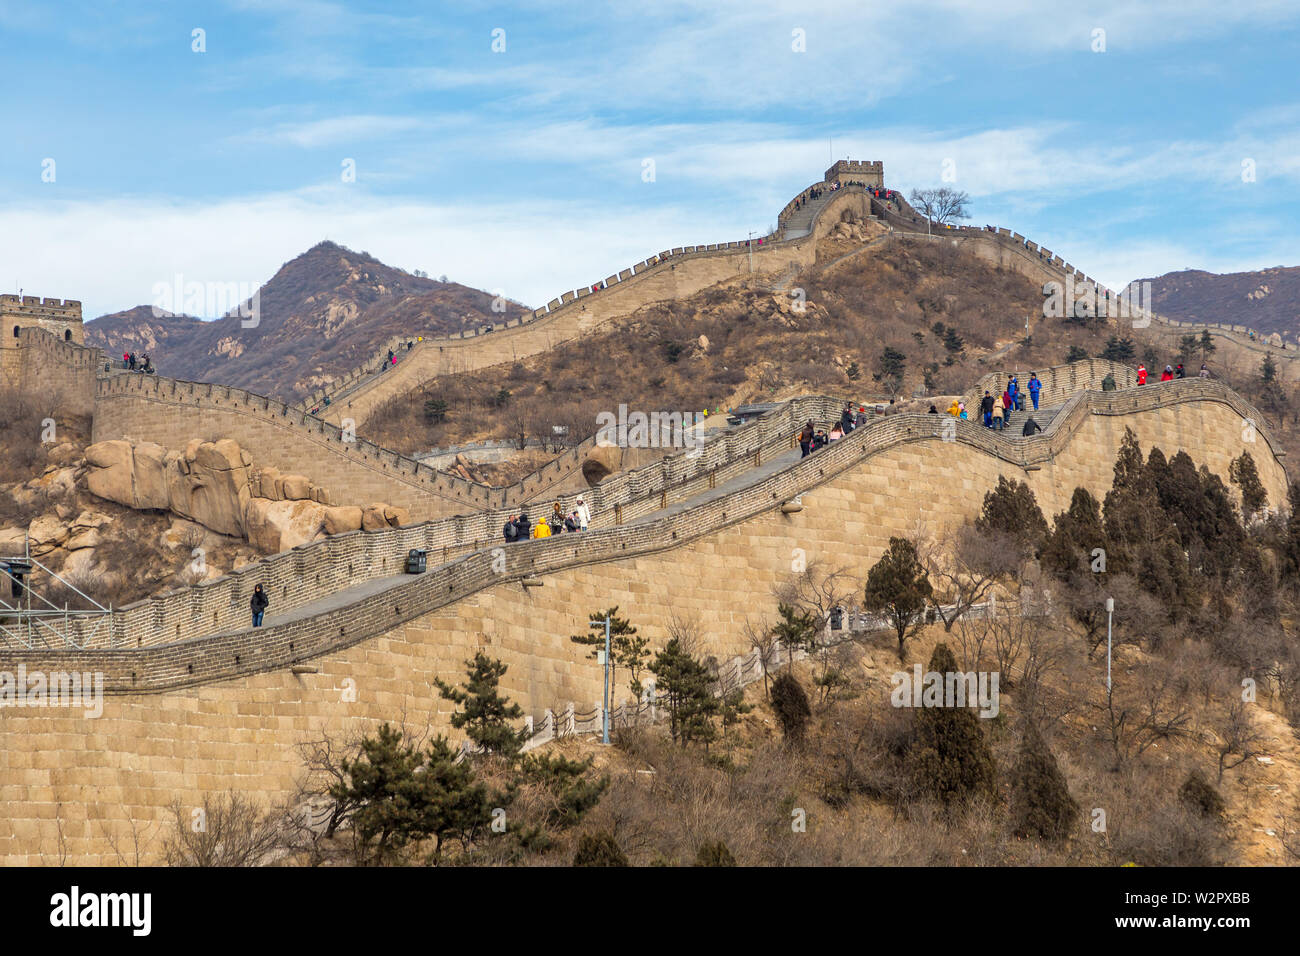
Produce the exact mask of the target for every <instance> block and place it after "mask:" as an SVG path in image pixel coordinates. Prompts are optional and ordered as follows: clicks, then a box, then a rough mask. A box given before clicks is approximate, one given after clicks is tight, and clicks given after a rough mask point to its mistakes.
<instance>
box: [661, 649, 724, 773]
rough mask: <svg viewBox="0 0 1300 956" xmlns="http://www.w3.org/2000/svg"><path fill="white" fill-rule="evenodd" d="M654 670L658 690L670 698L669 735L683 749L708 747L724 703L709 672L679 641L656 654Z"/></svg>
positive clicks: (668, 700) (668, 699) (668, 701)
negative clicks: (695, 743)
mask: <svg viewBox="0 0 1300 956" xmlns="http://www.w3.org/2000/svg"><path fill="white" fill-rule="evenodd" d="M650 670H651V671H652V672H653V673H654V675H655V689H656V690H658V691H661V692H662V693H663V694H664V696H665V697H666V698H667V703H668V724H669V732H670V733H671V734H672V738H673V740H674V741H675V742H677V743H680V744H681V745H682V746H683V747H685V746H686V745H687V744H689V743H690V742H691V741H699V742H701V743H704V744H705V745H706V746H707V744H708V743H709V741H711V740H712V739H713V737H714V729H713V717H714V715H716V714H717V713H718V710H719V708H720V704H719V702H718V699H717V697H715V696H714V695H713V681H712V679H711V677H710V674H709V669H708V668H707V667H705V666H704V665H703V664H701V663H700V662H699V661H697V660H696V659H695V658H694V657H692V656H691V655H690V654H688V653H687V652H686V651H685V650H684V649H683V648H682V646H681V642H680V641H679V640H678V639H677V638H673V639H672V640H671V641H669V642H668V644H667V646H665V647H664V649H663V650H662V651H660V652H659V654H658V655H656V657H655V659H654V662H653V663H652V664H651V665H650Z"/></svg>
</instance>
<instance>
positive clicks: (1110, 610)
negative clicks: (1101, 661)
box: [1106, 598, 1115, 694]
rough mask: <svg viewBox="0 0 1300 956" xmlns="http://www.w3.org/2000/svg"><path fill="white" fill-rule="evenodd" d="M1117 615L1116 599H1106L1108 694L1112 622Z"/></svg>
mask: <svg viewBox="0 0 1300 956" xmlns="http://www.w3.org/2000/svg"><path fill="white" fill-rule="evenodd" d="M1114 613H1115V599H1114V598H1106V693H1107V694H1109V693H1110V622H1111V616H1112V615H1113V614H1114Z"/></svg>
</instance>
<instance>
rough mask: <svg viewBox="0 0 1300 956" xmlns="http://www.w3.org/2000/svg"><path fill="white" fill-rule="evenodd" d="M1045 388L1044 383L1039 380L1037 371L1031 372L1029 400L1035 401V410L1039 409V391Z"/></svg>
mask: <svg viewBox="0 0 1300 956" xmlns="http://www.w3.org/2000/svg"><path fill="white" fill-rule="evenodd" d="M1042 390H1043V383H1042V382H1040V381H1039V380H1038V373H1037V372H1030V373H1029V400H1030V401H1031V402H1033V403H1034V411H1038V393H1039V392H1041V391H1042Z"/></svg>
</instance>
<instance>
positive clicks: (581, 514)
mask: <svg viewBox="0 0 1300 956" xmlns="http://www.w3.org/2000/svg"><path fill="white" fill-rule="evenodd" d="M575 510H577V512H578V522H579V524H580V525H581V526H582V530H583V531H586V530H587V525H589V524H591V509H590V508H588V507H587V503H586V502H585V501H583V500H582V495H578V501H577V504H576V505H575Z"/></svg>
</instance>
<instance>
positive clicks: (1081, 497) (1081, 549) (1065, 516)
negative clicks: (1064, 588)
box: [1039, 488, 1106, 583]
mask: <svg viewBox="0 0 1300 956" xmlns="http://www.w3.org/2000/svg"><path fill="white" fill-rule="evenodd" d="M1098 548H1101V549H1102V551H1103V553H1104V552H1105V548H1106V532H1105V530H1104V529H1103V527H1102V523H1101V505H1100V504H1098V503H1097V499H1096V498H1094V497H1093V496H1092V495H1091V494H1089V493H1088V490H1087V489H1086V488H1075V489H1074V494H1073V496H1071V498H1070V507H1069V509H1068V510H1067V511H1063V512H1061V513H1060V514H1058V515H1057V516H1056V518H1055V519H1054V521H1053V528H1052V533H1051V534H1050V535H1048V538H1047V541H1046V542H1045V543H1044V545H1043V550H1042V553H1041V554H1040V555H1039V557H1040V558H1041V560H1042V563H1043V567H1044V568H1046V569H1047V570H1048V571H1050V572H1051V573H1052V574H1054V575H1056V576H1057V577H1058V578H1060V579H1061V580H1062V581H1067V582H1071V583H1073V582H1076V581H1078V580H1079V579H1081V578H1083V577H1084V576H1086V575H1088V574H1094V573H1097V572H1094V571H1093V565H1094V562H1095V560H1096V559H1095V558H1094V552H1095V551H1096V549H1098Z"/></svg>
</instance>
